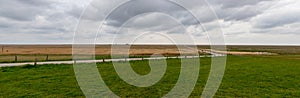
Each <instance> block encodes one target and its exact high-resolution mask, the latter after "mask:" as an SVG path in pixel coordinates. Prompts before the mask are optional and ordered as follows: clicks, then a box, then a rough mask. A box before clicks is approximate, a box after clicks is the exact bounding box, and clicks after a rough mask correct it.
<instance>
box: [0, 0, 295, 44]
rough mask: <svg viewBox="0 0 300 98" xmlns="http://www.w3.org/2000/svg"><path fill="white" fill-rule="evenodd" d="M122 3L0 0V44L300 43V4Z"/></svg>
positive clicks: (291, 0)
mask: <svg viewBox="0 0 300 98" xmlns="http://www.w3.org/2000/svg"><path fill="white" fill-rule="evenodd" d="M124 1H125V0H0V44H72V43H73V42H76V41H74V39H75V40H76V39H78V41H83V42H85V41H84V39H88V40H91V39H96V43H98V44H112V43H114V44H115V43H117V44H118V43H120V44H122V43H130V44H170V43H182V44H189V43H195V44H210V42H211V40H212V39H210V37H211V36H214V33H216V32H217V33H220V34H222V35H223V37H224V39H225V40H224V43H225V44H228V45H300V32H299V30H300V1H299V0H207V1H205V0H171V1H172V2H176V3H178V5H180V6H174V5H172V4H171V3H169V2H168V1H166V0H134V1H135V2H131V3H126V4H122V5H121V2H124ZM191 12H192V13H191ZM195 17H196V18H197V19H198V20H196V19H195ZM104 19H105V20H104ZM99 28H100V29H101V30H99ZM221 30H222V31H221ZM74 37H75V38H74ZM79 37H80V38H79ZM87 42H88V41H87Z"/></svg>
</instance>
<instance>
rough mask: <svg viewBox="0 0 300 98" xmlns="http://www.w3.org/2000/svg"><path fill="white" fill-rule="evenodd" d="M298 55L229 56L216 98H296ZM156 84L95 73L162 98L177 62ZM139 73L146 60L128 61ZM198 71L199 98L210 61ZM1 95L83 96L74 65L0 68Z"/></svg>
mask: <svg viewBox="0 0 300 98" xmlns="http://www.w3.org/2000/svg"><path fill="white" fill-rule="evenodd" d="M299 59H300V55H284V56H282V55H274V56H229V57H228V61H227V67H226V72H225V76H224V79H223V82H222V84H221V86H220V89H219V90H218V92H217V93H216V96H215V97H300V80H299V79H300V71H299V70H300V60H299ZM167 62H168V68H167V72H166V74H165V75H164V77H163V78H162V80H160V81H159V82H158V83H157V84H155V85H153V86H151V87H147V88H138V87H134V86H131V85H128V84H126V83H125V82H124V81H122V80H121V79H120V78H119V77H118V76H117V74H116V72H115V70H114V67H113V66H112V63H109V62H108V63H99V64H98V69H99V72H100V73H101V75H102V77H103V79H104V80H105V82H106V84H107V85H108V86H109V87H110V89H111V90H112V91H113V92H114V93H116V94H117V95H119V96H121V97H143V96H144V97H146V96H147V97H161V96H163V95H164V94H166V93H167V92H169V91H170V89H172V87H173V86H174V85H175V83H176V81H177V79H178V75H179V72H180V60H178V59H170V60H168V61H167ZM131 64H132V67H133V69H134V70H135V71H136V72H137V73H139V74H142V75H143V74H147V73H148V72H149V71H150V67H149V66H148V62H147V61H133V62H131ZM200 69H201V71H200V74H199V75H200V76H199V79H198V82H197V85H196V87H195V89H194V91H193V93H192V94H191V97H199V96H200V95H201V92H202V90H203V87H204V85H205V83H206V80H207V77H208V73H209V69H210V58H201V68H200ZM0 88H1V89H0V97H84V96H83V93H82V92H81V90H80V88H79V86H78V84H77V82H76V79H75V76H74V71H73V68H72V65H42V66H36V67H33V66H30V65H28V66H23V67H6V68H0Z"/></svg>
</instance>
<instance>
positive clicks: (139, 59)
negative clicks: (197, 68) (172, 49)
mask: <svg viewBox="0 0 300 98" xmlns="http://www.w3.org/2000/svg"><path fill="white" fill-rule="evenodd" d="M218 56H225V55H224V54H215V55H208V56H177V57H150V58H121V59H102V60H80V61H49V62H27V63H2V64H0V67H13V66H23V65H35V64H36V65H45V64H74V63H101V62H119V61H142V60H162V59H170V58H173V59H175V58H179V59H182V58H198V57H218Z"/></svg>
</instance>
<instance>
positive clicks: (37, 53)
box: [0, 45, 300, 62]
mask: <svg viewBox="0 0 300 98" xmlns="http://www.w3.org/2000/svg"><path fill="white" fill-rule="evenodd" d="M0 47H1V50H0V62H16V60H15V59H16V56H17V61H18V62H20V61H21V62H22V61H23V62H24V61H33V60H35V59H36V58H37V59H38V60H40V61H47V60H71V59H72V45H0ZM114 47H116V48H114V49H117V50H116V52H114V53H115V54H126V53H127V51H124V49H125V48H126V47H130V50H129V54H130V55H143V56H145V55H152V54H154V53H156V54H163V55H179V54H180V53H181V54H187V55H191V54H198V53H199V52H200V51H198V50H207V49H209V48H210V46H205V45H202V46H197V47H198V50H193V49H191V48H188V47H192V46H178V47H180V50H181V52H179V51H178V48H177V46H174V45H132V46H128V45H117V46H114ZM111 48H112V46H111V45H97V46H96V47H95V54H96V55H97V56H107V55H109V54H110V53H111ZM227 50H228V51H230V52H221V53H227V54H231V55H257V54H260V53H257V52H269V53H276V54H281V55H284V54H300V46H245V45H244V46H241V45H232V46H227ZM202 54H207V53H204V52H203V53H202Z"/></svg>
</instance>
